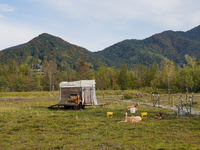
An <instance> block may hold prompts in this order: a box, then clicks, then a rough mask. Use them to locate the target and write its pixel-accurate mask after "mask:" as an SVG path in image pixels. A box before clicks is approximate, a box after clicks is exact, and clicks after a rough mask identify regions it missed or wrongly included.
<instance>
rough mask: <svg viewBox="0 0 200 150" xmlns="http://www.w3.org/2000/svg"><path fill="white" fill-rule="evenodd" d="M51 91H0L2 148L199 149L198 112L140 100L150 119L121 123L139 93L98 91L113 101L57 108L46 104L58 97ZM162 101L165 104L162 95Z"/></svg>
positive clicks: (199, 121) (0, 144) (139, 113)
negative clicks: (180, 111)
mask: <svg viewBox="0 0 200 150" xmlns="http://www.w3.org/2000/svg"><path fill="white" fill-rule="evenodd" d="M39 93H40V92H39ZM47 93H48V92H44V93H43V92H41V93H40V94H39V95H45V96H38V97H36V96H35V95H34V94H33V93H29V92H28V93H25V94H27V95H26V96H24V97H23V98H19V96H17V95H18V94H19V95H20V93H3V94H4V95H5V97H4V96H2V95H1V98H3V99H2V100H0V137H1V138H0V149H91V150H93V149H109V150H110V149H131V150H132V149H145V150H146V149H200V143H199V139H200V126H199V123H200V116H198V115H186V116H179V117H178V118H177V117H176V114H167V113H168V112H171V110H169V109H164V108H160V107H152V106H149V105H146V104H142V105H140V109H142V110H140V111H139V110H138V111H136V113H135V114H134V115H138V116H139V115H141V112H147V113H148V119H147V118H143V119H142V121H141V122H138V123H118V122H119V121H121V120H123V118H124V113H125V112H128V115H129V116H130V115H132V114H130V111H127V110H126V107H127V106H129V105H132V104H134V103H135V102H136V100H137V99H132V100H120V98H121V95H112V97H110V95H109V92H108V95H105V97H102V96H101V94H99V95H100V96H97V100H98V102H99V103H103V102H106V103H109V105H106V106H102V107H99V106H92V107H86V108H85V109H83V110H79V111H74V110H65V109H62V108H61V109H59V110H57V109H47V108H46V107H47V106H50V105H53V104H56V103H57V102H58V96H59V92H55V93H53V94H51V95H50V94H47ZM0 94H1V93H0ZM12 94H14V95H12ZM28 94H30V95H28ZM6 95H10V96H6ZM33 95H34V96H33ZM10 97H18V98H10ZM147 99H149V97H148V96H146V97H143V99H140V101H144V102H145V100H146V101H147ZM162 102H163V103H166V104H167V102H165V100H164V99H163V101H162ZM159 111H161V112H163V113H164V118H165V119H164V120H155V119H154V116H155V115H156V114H157V113H158V112H159ZM107 112H113V117H112V118H107V116H106V115H107Z"/></svg>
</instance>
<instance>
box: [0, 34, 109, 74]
mask: <svg viewBox="0 0 200 150" xmlns="http://www.w3.org/2000/svg"><path fill="white" fill-rule="evenodd" d="M8 59H12V60H15V61H17V62H18V63H19V65H20V64H28V65H31V64H35V63H39V64H42V63H44V61H45V60H47V61H48V60H53V61H54V62H55V63H56V64H57V67H58V69H59V70H62V66H65V65H69V66H70V67H71V68H72V69H75V68H76V67H77V66H78V64H79V62H80V61H81V60H83V61H85V62H87V63H88V64H89V65H90V66H93V67H94V68H97V67H98V66H99V63H100V62H104V65H105V66H110V65H112V63H111V61H109V60H106V59H105V58H104V57H103V56H99V55H97V54H95V53H92V52H90V51H88V50H87V49H85V48H82V47H79V46H76V45H73V44H70V43H68V42H66V41H64V40H63V39H61V38H59V37H55V36H52V35H49V34H47V33H43V34H41V35H39V36H38V37H35V38H34V39H32V40H31V41H29V42H28V43H25V44H21V45H19V46H15V47H11V48H8V49H6V50H3V51H0V60H4V61H5V62H6V61H7V60H8Z"/></svg>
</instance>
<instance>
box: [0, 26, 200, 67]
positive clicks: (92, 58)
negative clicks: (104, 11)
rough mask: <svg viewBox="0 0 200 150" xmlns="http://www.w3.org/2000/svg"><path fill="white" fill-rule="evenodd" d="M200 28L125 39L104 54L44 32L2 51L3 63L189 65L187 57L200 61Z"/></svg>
mask: <svg viewBox="0 0 200 150" xmlns="http://www.w3.org/2000/svg"><path fill="white" fill-rule="evenodd" d="M199 52H200V26H198V27H195V28H193V29H191V30H189V31H187V32H182V31H176V32H175V31H164V32H162V33H159V34H155V35H152V36H151V37H148V38H146V39H143V40H135V39H130V40H124V41H121V42H118V43H116V44H114V45H112V46H110V47H107V48H105V49H104V50H102V51H98V52H91V51H89V50H87V49H85V48H82V47H79V46H76V45H73V44H70V43H69V42H66V41H64V40H63V39H61V38H59V37H55V36H52V35H49V34H47V33H43V34H41V35H39V36H38V37H35V38H33V39H32V40H31V41H29V42H28V43H25V44H21V45H18V46H15V47H11V48H8V49H5V50H2V51H0V60H4V61H5V62H6V61H7V60H8V59H12V60H15V61H17V62H18V64H19V65H20V64H28V65H29V66H30V65H31V64H34V63H39V64H43V63H44V62H45V61H48V60H53V61H54V62H55V63H56V64H57V69H59V70H63V68H62V67H63V66H66V65H68V66H70V67H71V68H72V69H76V68H77V66H78V64H79V62H80V61H81V60H83V61H84V62H86V63H87V64H88V65H89V66H91V67H92V68H94V69H97V68H98V66H99V65H100V63H101V62H103V64H104V65H105V66H107V67H111V66H116V67H117V68H119V67H120V66H121V64H122V60H123V59H124V60H125V62H126V64H127V67H128V68H129V69H130V68H133V67H134V65H135V64H143V65H148V66H150V65H151V64H152V63H153V62H154V61H156V62H157V63H160V62H162V61H163V60H164V59H169V60H173V61H174V62H175V63H176V64H179V65H183V64H184V63H186V60H185V59H184V56H185V55H186V54H187V55H189V56H191V57H193V56H194V57H195V58H196V60H197V61H198V60H200V53H199Z"/></svg>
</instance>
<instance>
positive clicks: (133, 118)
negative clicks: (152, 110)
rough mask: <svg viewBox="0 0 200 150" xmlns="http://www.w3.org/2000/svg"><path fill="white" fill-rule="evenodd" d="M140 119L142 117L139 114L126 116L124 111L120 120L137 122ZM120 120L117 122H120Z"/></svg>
mask: <svg viewBox="0 0 200 150" xmlns="http://www.w3.org/2000/svg"><path fill="white" fill-rule="evenodd" d="M141 120H142V118H141V117H140V116H131V117H128V116H127V113H125V117H124V120H123V121H120V122H139V121H141ZM120 122H118V123H120Z"/></svg>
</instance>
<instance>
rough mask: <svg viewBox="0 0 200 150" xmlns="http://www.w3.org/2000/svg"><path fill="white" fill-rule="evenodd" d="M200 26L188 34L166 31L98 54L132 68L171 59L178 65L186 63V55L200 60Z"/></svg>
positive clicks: (120, 43) (122, 43)
mask: <svg viewBox="0 0 200 150" xmlns="http://www.w3.org/2000/svg"><path fill="white" fill-rule="evenodd" d="M199 52H200V26H198V27H195V28H193V29H191V30H189V31H187V32H181V31H178V32H174V31H164V32H162V33H159V34H155V35H153V36H151V37H149V38H146V39H144V40H134V39H132V40H124V41H122V42H119V43H116V44H114V45H112V46H110V47H108V48H106V49H104V50H102V51H99V52H96V53H97V54H99V55H101V56H104V57H105V58H107V59H110V60H113V61H115V60H116V59H117V60H118V62H122V59H125V60H126V63H127V66H128V67H129V68H130V67H132V66H134V64H139V63H141V64H144V65H150V64H152V63H153V62H154V61H156V62H157V63H160V62H161V61H163V60H164V59H170V60H173V61H175V62H176V63H177V64H179V65H182V64H183V63H186V61H185V58H184V56H185V55H186V54H188V55H190V56H195V57H196V58H197V60H200V53H199Z"/></svg>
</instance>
